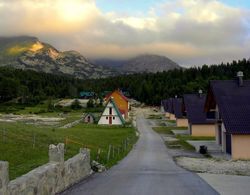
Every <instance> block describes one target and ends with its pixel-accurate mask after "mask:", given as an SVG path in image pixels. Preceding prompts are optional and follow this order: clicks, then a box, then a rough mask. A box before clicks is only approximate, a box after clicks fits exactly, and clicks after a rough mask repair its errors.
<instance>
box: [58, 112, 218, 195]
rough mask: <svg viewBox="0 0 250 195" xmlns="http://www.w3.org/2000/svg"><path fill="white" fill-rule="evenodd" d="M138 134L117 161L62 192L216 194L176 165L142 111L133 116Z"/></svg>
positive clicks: (71, 193)
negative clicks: (125, 155) (130, 148)
mask: <svg viewBox="0 0 250 195" xmlns="http://www.w3.org/2000/svg"><path fill="white" fill-rule="evenodd" d="M137 127H138V130H139V132H140V138H139V140H138V142H137V144H136V146H135V147H134V149H133V150H132V151H131V152H130V153H129V155H128V156H127V157H126V158H125V159H124V160H122V161H121V162H120V163H119V164H118V165H116V166H114V167H113V168H111V169H110V170H109V171H107V172H103V173H101V174H94V175H93V176H91V177H89V178H88V179H86V180H84V181H82V182H80V183H79V184H76V185H75V186H73V187H72V188H70V189H68V190H67V191H65V192H64V193H62V194H63V195H66V194H67V195H74V194H79V195H80V194H81V195H84V194H86V195H99V194H100V195H172V194H173V195H179V194H183V195H196V194H197V195H206V194H209V195H210V194H218V193H217V192H216V191H215V190H214V189H213V188H212V187H210V186H209V185H208V184H207V183H206V182H205V181H204V180H202V179H201V178H200V177H199V176H198V175H197V174H195V173H191V172H189V171H186V170H184V169H182V168H180V167H178V166H177V165H176V164H175V163H174V161H173V160H172V158H171V157H170V155H169V154H168V149H167V148H166V147H165V145H164V142H163V140H162V139H161V137H160V136H159V135H158V134H157V133H155V132H154V131H153V130H152V129H151V127H150V123H149V121H148V120H146V119H144V117H143V115H142V114H141V115H139V116H138V118H137Z"/></svg>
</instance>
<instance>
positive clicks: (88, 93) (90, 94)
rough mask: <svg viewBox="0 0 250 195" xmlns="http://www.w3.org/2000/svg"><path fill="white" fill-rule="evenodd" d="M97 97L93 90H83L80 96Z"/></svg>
mask: <svg viewBox="0 0 250 195" xmlns="http://www.w3.org/2000/svg"><path fill="white" fill-rule="evenodd" d="M94 97H95V92H92V91H81V92H80V98H81V99H90V98H94Z"/></svg>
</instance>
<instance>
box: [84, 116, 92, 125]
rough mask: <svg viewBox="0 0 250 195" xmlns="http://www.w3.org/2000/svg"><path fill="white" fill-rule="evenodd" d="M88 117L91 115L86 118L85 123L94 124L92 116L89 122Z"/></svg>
mask: <svg viewBox="0 0 250 195" xmlns="http://www.w3.org/2000/svg"><path fill="white" fill-rule="evenodd" d="M88 116H89V115H87V116H86V117H85V118H84V122H85V123H94V118H93V117H92V116H90V121H89V122H88Z"/></svg>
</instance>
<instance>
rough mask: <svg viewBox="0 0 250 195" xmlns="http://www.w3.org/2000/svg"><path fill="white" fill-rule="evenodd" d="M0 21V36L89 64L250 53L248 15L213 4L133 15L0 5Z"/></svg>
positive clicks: (48, 4) (19, 1) (203, 1)
mask: <svg viewBox="0 0 250 195" xmlns="http://www.w3.org/2000/svg"><path fill="white" fill-rule="evenodd" d="M107 3H108V1H107ZM0 17H1V20H0V29H1V34H2V35H20V34H28V35H35V36H38V37H39V38H40V39H41V40H42V41H44V42H48V43H50V44H52V45H54V46H56V47H58V49H61V50H71V49H75V50H78V51H80V52H81V53H82V54H83V55H85V56H87V57H90V58H99V57H100V58H103V57H112V58H127V57H132V56H135V55H137V54H142V53H156V54H161V55H166V56H168V57H170V58H172V59H173V60H175V61H177V62H178V63H180V64H182V65H195V64H196V65H198V64H204V63H208V64H209V63H220V62H221V61H230V60H233V59H239V58H242V57H248V55H249V54H248V51H249V49H250V46H249V45H250V44H249V43H250V34H249V33H250V28H249V27H250V10H248V9H242V8H237V7H231V6H228V5H226V4H223V3H221V2H219V1H217V0H172V1H165V2H164V3H161V4H159V3H158V4H156V5H155V6H154V7H152V8H151V9H150V10H148V11H147V12H138V13H135V14H134V15H132V14H131V13H130V14H126V13H118V12H116V11H115V10H114V11H113V12H108V13H107V12H103V11H102V10H101V8H98V7H97V6H96V3H95V1H94V0H53V1H49V0H43V1H39V0H8V1H7V0H6V1H5V0H0Z"/></svg>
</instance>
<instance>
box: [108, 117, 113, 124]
mask: <svg viewBox="0 0 250 195" xmlns="http://www.w3.org/2000/svg"><path fill="white" fill-rule="evenodd" d="M109 124H110V125H112V116H110V117H109Z"/></svg>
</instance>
